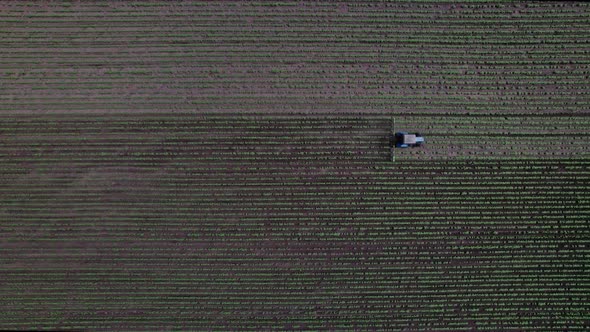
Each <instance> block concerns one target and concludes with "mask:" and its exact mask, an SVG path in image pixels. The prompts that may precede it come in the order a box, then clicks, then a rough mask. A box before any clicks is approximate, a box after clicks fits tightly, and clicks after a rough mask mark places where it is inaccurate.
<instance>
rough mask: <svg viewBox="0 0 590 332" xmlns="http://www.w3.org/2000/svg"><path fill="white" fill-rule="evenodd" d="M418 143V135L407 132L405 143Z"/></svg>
mask: <svg viewBox="0 0 590 332" xmlns="http://www.w3.org/2000/svg"><path fill="white" fill-rule="evenodd" d="M415 143H416V135H410V134H406V135H404V144H415Z"/></svg>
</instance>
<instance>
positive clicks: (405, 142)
mask: <svg viewBox="0 0 590 332" xmlns="http://www.w3.org/2000/svg"><path fill="white" fill-rule="evenodd" d="M394 127H395V120H393V119H392V120H391V132H390V134H389V147H390V148H391V161H395V148H402V149H404V148H413V147H418V146H421V145H422V144H423V143H424V137H422V135H420V133H413V134H411V133H407V132H405V131H398V132H396V131H395V128H394Z"/></svg>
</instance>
